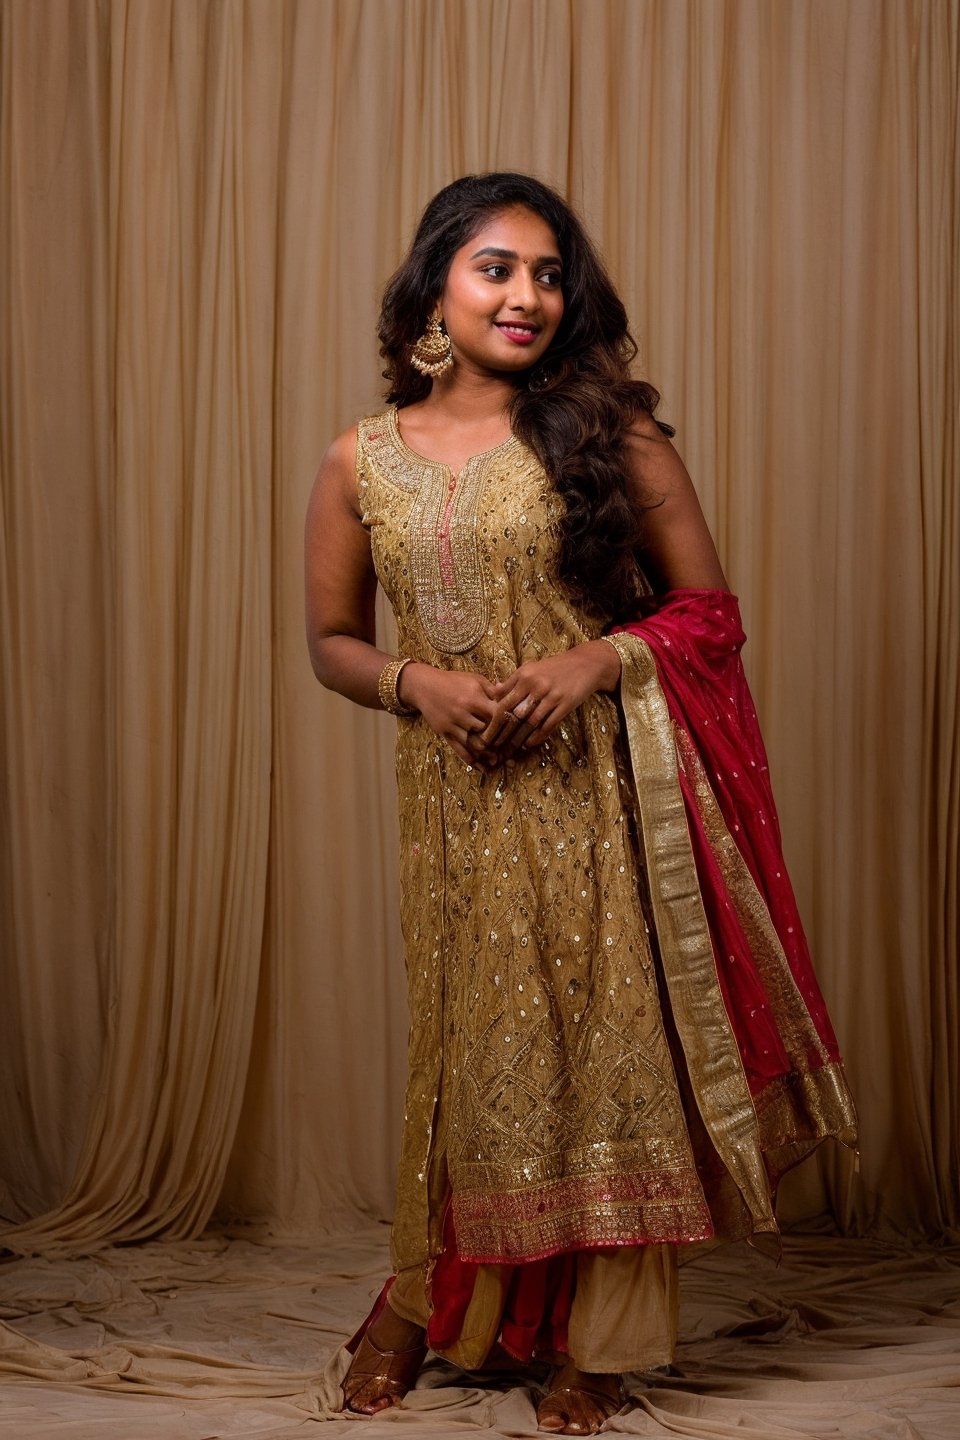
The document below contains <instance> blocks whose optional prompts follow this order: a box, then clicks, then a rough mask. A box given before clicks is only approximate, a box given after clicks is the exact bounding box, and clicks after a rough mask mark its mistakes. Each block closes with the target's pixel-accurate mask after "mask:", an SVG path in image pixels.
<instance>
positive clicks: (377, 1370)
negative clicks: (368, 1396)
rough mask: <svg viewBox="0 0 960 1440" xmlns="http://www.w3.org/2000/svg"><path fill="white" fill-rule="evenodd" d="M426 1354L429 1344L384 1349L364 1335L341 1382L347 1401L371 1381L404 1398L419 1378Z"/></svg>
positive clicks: (385, 1391)
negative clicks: (405, 1348) (406, 1348)
mask: <svg viewBox="0 0 960 1440" xmlns="http://www.w3.org/2000/svg"><path fill="white" fill-rule="evenodd" d="M365 1352H366V1353H365ZM426 1354H427V1347H426V1345H413V1346H411V1347H410V1349H409V1350H381V1349H380V1347H379V1346H378V1345H377V1344H376V1343H375V1342H374V1341H373V1340H371V1338H370V1336H369V1335H364V1337H363V1339H362V1340H361V1341H360V1344H359V1345H358V1346H357V1350H356V1353H355V1354H354V1357H353V1360H352V1361H351V1363H350V1368H349V1370H348V1371H347V1373H346V1375H344V1377H343V1381H342V1382H341V1389H342V1390H343V1395H344V1400H345V1402H346V1404H347V1405H349V1404H350V1401H351V1400H352V1399H353V1397H354V1395H356V1394H358V1393H359V1391H360V1390H361V1389H362V1387H363V1386H364V1385H366V1384H368V1383H369V1382H370V1381H373V1382H375V1383H376V1384H378V1385H379V1386H380V1388H381V1391H382V1393H383V1394H384V1395H391V1396H396V1397H397V1398H398V1399H402V1398H403V1396H404V1395H406V1393H407V1391H408V1390H409V1389H410V1388H411V1386H412V1385H413V1382H414V1381H415V1380H416V1378H417V1375H418V1374H419V1371H420V1367H421V1365H422V1364H423V1362H424V1359H425V1358H426Z"/></svg>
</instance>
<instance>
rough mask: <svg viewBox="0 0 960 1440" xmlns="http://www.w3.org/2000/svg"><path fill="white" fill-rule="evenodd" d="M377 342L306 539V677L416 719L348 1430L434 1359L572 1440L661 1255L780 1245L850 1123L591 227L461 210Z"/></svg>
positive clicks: (741, 713) (432, 239) (753, 762)
mask: <svg viewBox="0 0 960 1440" xmlns="http://www.w3.org/2000/svg"><path fill="white" fill-rule="evenodd" d="M380 339H381V351H382V354H383V355H384V356H385V358H386V361H387V367H388V368H387V371H386V374H387V376H388V379H389V382H390V389H389V395H388V401H389V408H387V409H386V410H384V411H383V412H381V413H380V414H377V415H375V416H372V417H370V418H368V419H365V420H363V421H361V422H360V424H359V425H358V426H357V427H356V428H355V429H353V430H351V431H349V432H347V433H346V434H344V435H342V436H340V438H339V439H338V440H336V441H335V442H334V444H333V445H332V446H331V448H330V450H329V451H328V453H327V455H326V456H325V457H324V460H323V462H322V465H321V467H320V471H319V474H318V477H317V481H316V485H315V489H314V492H313V495H312V498H311V502H310V509H309V515H308V521H307V626H308V635H309V642H310V649H311V655H312V659H313V664H314V669H315V671H316V674H317V677H318V678H319V680H320V681H321V683H323V684H324V685H326V686H328V687H330V688H331V689H334V690H337V691H339V692H340V693H341V694H343V695H346V696H348V697H349V698H350V699H351V700H354V701H356V702H357V703H358V704H361V705H367V706H371V707H373V708H378V707H379V708H384V709H387V710H389V711H391V712H392V713H394V714H395V715H397V716H398V717H399V720H398V724H399V734H398V742H397V777H398V784H399V794H400V822H401V894H402V907H403V915H402V919H403V932H404V939H405V944H406V952H407V971H408V978H409V986H410V1011H411V1015H412V1017H413V1024H412V1028H411V1035H410V1050H409V1079H408V1088H407V1098H406V1116H405V1128H404V1138H403V1149H402V1156H401V1161H400V1174H399V1182H398V1194H397V1206H396V1215H395V1220H394V1227H393V1234H392V1261H393V1266H394V1270H395V1278H393V1279H392V1281H391V1282H388V1285H387V1287H385V1290H384V1293H383V1295H381V1299H380V1301H379V1302H378V1305H377V1307H375V1310H374V1313H373V1314H372V1315H371V1317H369V1319H368V1321H367V1322H365V1325H364V1327H363V1328H362V1330H361V1332H360V1335H359V1336H358V1337H357V1338H356V1340H355V1341H354V1342H352V1349H353V1350H354V1352H355V1353H354V1355H353V1362H352V1364H351V1366H350V1369H349V1371H348V1373H347V1375H346V1377H345V1379H344V1399H345V1404H346V1406H347V1407H348V1408H350V1409H352V1410H355V1411H360V1412H363V1413H368V1414H370V1413H374V1412H376V1411H377V1410H379V1409H382V1408H384V1407H386V1406H388V1405H392V1404H395V1403H397V1402H398V1401H399V1400H401V1399H402V1397H403V1395H404V1394H405V1392H406V1390H407V1389H408V1388H409V1387H410V1386H411V1385H412V1384H414V1383H415V1378H416V1375H417V1372H418V1370H419V1368H420V1365H421V1363H422V1360H423V1357H424V1354H425V1349H426V1345H427V1344H429V1345H430V1346H431V1348H433V1349H434V1350H435V1351H437V1352H439V1353H441V1354H443V1355H445V1356H448V1357H449V1358H450V1359H452V1360H453V1361H455V1362H456V1363H457V1364H459V1365H461V1366H463V1367H464V1368H479V1367H481V1366H483V1365H485V1364H492V1363H495V1362H496V1360H497V1359H498V1358H500V1359H503V1358H504V1356H505V1355H509V1356H512V1357H513V1358H514V1359H518V1360H521V1361H528V1360H530V1359H531V1358H532V1357H533V1356H535V1355H536V1356H543V1357H546V1358H549V1359H553V1360H555V1361H556V1362H557V1363H558V1366H559V1368H558V1369H557V1371H556V1373H555V1375H554V1379H553V1381H552V1383H551V1384H550V1385H549V1387H548V1388H547V1391H546V1393H545V1394H544V1395H543V1397H542V1398H541V1400H540V1402H539V1405H538V1410H537V1415H538V1422H539V1425H540V1428H541V1429H543V1430H548V1431H556V1432H560V1433H563V1434H592V1433H594V1432H595V1431H596V1430H598V1429H599V1427H600V1426H601V1425H602V1424H603V1422H604V1420H605V1419H607V1418H608V1417H609V1416H610V1415H611V1414H613V1413H614V1412H615V1411H616V1410H617V1409H618V1408H619V1406H620V1404H621V1400H622V1389H621V1379H620V1377H621V1374H622V1373H624V1372H626V1371H634V1370H645V1369H649V1368H651V1367H654V1366H658V1365H663V1364H667V1363H669V1361H670V1358H671V1355H672V1353H673V1346H674V1343H675V1339H676V1305H677V1280H676V1256H677V1247H678V1246H679V1245H682V1244H690V1243H693V1242H695V1241H698V1240H703V1239H706V1238H708V1237H718V1236H739V1235H745V1234H748V1233H751V1232H753V1231H759V1230H773V1231H775V1230H776V1221H775V1219H774V1215H773V1191H774V1188H775V1185H776V1181H777V1180H778V1178H779V1176H780V1175H781V1174H782V1173H783V1171H784V1170H785V1169H786V1168H787V1167H788V1165H790V1164H793V1163H795V1162H796V1161H797V1160H798V1159H800V1158H801V1157H802V1156H803V1155H804V1154H806V1153H807V1152H808V1151H809V1150H810V1149H811V1148H812V1147H813V1145H815V1144H816V1143H818V1142H819V1141H820V1140H821V1139H822V1138H823V1137H824V1136H825V1135H835V1136H838V1137H839V1138H841V1139H842V1140H844V1141H846V1142H848V1143H849V1142H851V1141H852V1138H853V1133H854V1113H853V1107H852V1103H851V1101H850V1097H849V1094H848V1092H847V1089H846V1085H845V1082H844V1078H843V1072H842V1066H841V1064H840V1059H839V1054H838V1052H837V1047H836V1041H835V1039H834V1036H833V1032H832V1030H831V1028H830V1023H829V1020H828V1018H827V1016H826V1013H825V1011H824V1008H823V1002H822V998H821V996H820V993H819V990H818V989H817V986H816V982H815V980H814V978H813V974H812V971H811V969H810V965H809V960H808V957H807V955H806V950H805V947H804V942H803V937H802V931H801V929H800V925H799V919H798V917H797V914H796V908H795V905H794V902H793V897H792V893H791V891H790V887H789V881H788V880H787V879H786V875H785V872H784V870H783V862H782V857H781V855H780V850H779V836H778V830H777V822H776V815H775V812H774V810H773V806H772V799H771V798H770V794H769V787H768V784H767V779H766V763H765V759H764V756H763V748H762V743H761V741H760V739H759V734H758V733H757V731H756V717H755V715H754V713H753V709H752V705H751V703H750V700H749V695H748V693H747V691H746V687H745V682H744V680H743V672H742V669H741V668H740V664H739V649H740V645H741V644H742V642H743V638H744V637H743V634H742V631H741V630H740V627H739V617H738V615H737V610H736V601H735V600H734V599H733V597H732V596H731V595H730V593H729V591H728V589H727V584H726V581H725V578H724V575H723V571H722V569H721V567H720V563H719V560H718V558H717V553H716V550H715V549H714V545H713V542H712V540H711V537H710V534H709V532H708V530H707V527H706V524H705V522H704V519H703V516H702V514H701V511H700V507H699V504H698V502H697V498H696V495H695V492H694V490H693V486H692V484H691V481H690V479H689V476H688V475H687V473H686V470H685V469H684V466H683V464H682V462H681V461H680V459H679V457H678V455H677V453H676V451H675V450H674V448H673V447H672V445H671V444H670V439H669V437H670V436H671V435H672V433H673V432H672V430H671V429H670V428H669V427H668V426H666V425H664V424H663V423H661V422H658V421H656V420H654V418H653V416H654V411H655V409H656V406H657V403H658V400H659V397H658V395H657V393H656V392H655V391H654V390H653V388H652V387H651V386H649V385H647V384H643V383H640V382H637V381H634V380H631V378H630V376H629V370H628V367H629V364H630V361H631V360H632V359H633V357H634V355H635V353H636V346H635V345H634V343H633V341H632V339H631V337H630V334H629V330H628V327H627V320H626V315H625V312H624V309H623V306H622V304H621V302H620V300H619V299H618V297H617V295H616V293H615V291H614V290H613V287H612V285H611V283H610V281H609V279H608V278H607V276H606V274H605V272H604V270H603V267H602V265H601V264H600V262H599V260H598V258H597V256H596V254H595V253H594V251H593V248H592V246H591V245H590V242H589V240H588V238H587V237H586V235H585V233H584V231H583V229H582V226H581V225H580V223H579V221H578V220H577V218H576V217H575V216H574V215H573V213H572V212H571V211H570V209H569V207H568V206H567V205H566V204H565V203H564V201H563V200H562V199H561V198H560V197H559V196H558V195H557V194H556V193H555V192H553V191H552V190H551V189H549V188H548V187H547V186H545V185H542V184H541V183H540V182H538V181H536V180H533V179H531V178H528V177H525V176H521V175H514V174H491V175H481V176H468V177H465V178H464V179H461V180H458V181H456V182H454V183H453V184H452V185H448V186H447V187H446V188H445V189H443V190H442V191H440V193H439V194H438V195H437V196H435V197H434V199H433V200H432V201H431V202H430V204H429V205H428V206H427V209H426V211H425V212H424V215H423V218H422V220H421V222H420V226H419V229H418V231H417V234H416V236H415V239H414V242H413V245H412V248H411V250H410V253H409V255H408V256H407V258H406V260H405V261H404V263H403V264H402V265H401V267H400V269H399V270H398V271H397V273H396V274H395V275H394V277H393V279H392V280H391V281H390V282H389V284H388V286H387V289H386V293H385V297H384V302H383V310H382V314H381V320H380ZM378 581H379V583H380V584H381V585H382V586H383V588H384V590H385V591H386V594H387V596H388V597H389V599H390V602H391V604H392V606H393V610H394V613H395V615H396V620H397V628H398V632H399V654H398V656H396V657H394V656H392V655H390V654H387V653H385V652H384V651H382V650H380V649H378V648H377V645H376V639H375V628H374V595H375V589H376V585H377V582H378Z"/></svg>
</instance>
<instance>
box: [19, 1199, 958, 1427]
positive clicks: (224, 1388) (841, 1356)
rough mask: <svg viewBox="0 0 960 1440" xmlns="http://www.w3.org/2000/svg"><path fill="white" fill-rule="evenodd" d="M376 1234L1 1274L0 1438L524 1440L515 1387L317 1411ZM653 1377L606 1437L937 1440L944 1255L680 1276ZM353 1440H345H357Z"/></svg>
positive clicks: (840, 1245) (528, 1406)
mask: <svg viewBox="0 0 960 1440" xmlns="http://www.w3.org/2000/svg"><path fill="white" fill-rule="evenodd" d="M386 1238H387V1237H386V1230H385V1228H384V1227H382V1226H379V1227H372V1228H368V1229H366V1230H362V1231H358V1232H357V1233H355V1234H353V1235H349V1236H339V1237H336V1238H334V1239H324V1240H323V1241H322V1242H313V1243H309V1244H308V1243H306V1242H299V1243H286V1244H277V1243H270V1244H266V1243H258V1242H256V1241H254V1240H251V1239H248V1238H243V1237H241V1236H239V1235H237V1234H233V1235H228V1234H225V1233H219V1232H216V1233H209V1234H207V1235H206V1236H204V1237H203V1238H202V1239H200V1240H198V1241H194V1242H192V1243H180V1244H160V1243H155V1244H146V1245H141V1246H135V1247H126V1248H120V1247H118V1248H115V1249H111V1250H105V1251H102V1252H100V1253H98V1254H96V1255H94V1256H92V1257H89V1258H85V1259H78V1260H57V1259H30V1260H22V1259H21V1260H10V1261H8V1262H6V1263H5V1264H4V1265H2V1266H0V1316H2V1317H3V1321H4V1324H3V1326H2V1327H0V1381H2V1382H3V1383H2V1384H0V1435H2V1436H3V1437H4V1440H6V1437H9V1440H13V1437H17V1440H54V1437H56V1440H60V1437H63V1440H128V1437H129V1440H133V1437H137V1440H140V1437H144V1440H153V1437H157V1440H159V1437H163V1440H213V1437H219V1436H242V1437H244V1440H255V1437H268V1436H269V1437H271V1440H272V1437H282V1436H288V1435H294V1434H296V1435H306V1434H309V1433H310V1432H311V1431H312V1429H313V1427H314V1426H315V1424H316V1423H317V1422H318V1421H327V1422H328V1423H329V1426H330V1427H331V1428H328V1429H326V1430H325V1431H324V1432H323V1433H324V1434H325V1435H326V1434H339V1433H344V1434H345V1433H346V1432H347V1430H348V1428H352V1427H353V1426H354V1425H357V1424H361V1425H363V1426H365V1427H366V1430H365V1432H362V1433H365V1434H366V1435H368V1436H369V1437H370V1440H375V1437H380V1436H385V1435H388V1434H394V1433H396V1432H397V1427H398V1426H399V1427H403V1428H405V1430H406V1433H407V1434H410V1435H419V1434H424V1435H430V1436H434V1437H442V1436H454V1435H463V1434H464V1433H466V1432H468V1431H469V1430H470V1429H478V1430H484V1431H486V1432H487V1433H488V1434H491V1435H502V1436H526V1435H534V1434H536V1433H537V1431H536V1420H535V1416H534V1410H533V1404H532V1401H531V1393H530V1391H529V1390H528V1389H527V1388H526V1385H525V1383H524V1380H523V1378H522V1377H520V1376H516V1377H514V1376H509V1375H502V1376H497V1377H495V1378H492V1379H491V1378H490V1377H486V1378H484V1379H483V1380H478V1379H477V1378H476V1377H469V1376H465V1375H463V1374H462V1373H460V1372H458V1371H456V1370H454V1369H453V1368H452V1367H451V1366H449V1365H446V1364H442V1363H440V1362H432V1363H430V1364H429V1365H428V1366H427V1367H426V1369H425V1370H424V1372H423V1375H422V1377H421V1380H420V1384H419V1386H418V1388H417V1389H416V1391H414V1392H412V1393H411V1394H410V1395H409V1396H408V1397H407V1404H406V1406H405V1408H404V1409H403V1410H402V1411H394V1412H391V1414H390V1415H389V1416H387V1417H386V1418H382V1419H375V1420H366V1419H359V1418H358V1419H348V1418H345V1417H342V1416H340V1415H339V1414H338V1413H337V1404H338V1399H337V1380H338V1378H339V1376H340V1374H341V1373H342V1369H343V1367H344V1360H343V1354H342V1352H341V1351H340V1350H339V1348H338V1347H339V1345H340V1342H341V1341H342V1340H343V1339H344V1338H345V1336H346V1335H347V1334H348V1333H349V1332H350V1331H351V1330H352V1329H353V1328H355V1326H356V1323H357V1321H358V1318H359V1317H360V1316H361V1315H362V1314H363V1313H364V1312H365V1310H366V1308H367V1307H368V1305H369V1298H370V1296H371V1295H372V1294H374V1293H375V1291H376V1289H377V1288H378V1285H379V1281H380V1278H381V1277H382V1275H383V1273H384V1269H385V1265H386ZM681 1283H682V1310H681V1344H680V1348H679V1352H678V1355H677V1360H676V1364H675V1366H674V1369H673V1372H672V1373H670V1374H666V1373H657V1374H651V1375H647V1376H638V1377H633V1383H631V1387H630V1388H631V1391H632V1392H633V1394H632V1398H631V1402H630V1406H629V1408H628V1409H625V1410H624V1412H622V1413H621V1414H620V1415H619V1416H617V1417H616V1418H615V1419H614V1420H613V1421H611V1422H610V1423H609V1425H608V1427H607V1429H608V1431H609V1432H613V1433H619V1434H629V1435H646V1436H666V1435H670V1436H673V1437H696V1440H707V1437H710V1440H718V1437H724V1436H737V1437H738V1440H807V1437H811V1440H812V1437H817V1440H820V1437H827V1436H837V1437H840V1436H843V1437H845V1436H850V1437H854V1436H855V1437H857V1440H918V1437H919V1440H956V1437H957V1436H958V1435H960V1245H954V1246H950V1247H939V1248H922V1249H921V1248H910V1247H908V1246H906V1245H892V1244H883V1243H880V1242H878V1241H874V1240H846V1239H837V1238H835V1237H833V1236H829V1235H815V1234H803V1235H789V1236H787V1237H786V1238H785V1242H784V1253H783V1260H782V1263H781V1264H780V1265H779V1266H778V1265H776V1264H775V1263H774V1261H772V1260H771V1259H769V1258H767V1257H766V1256H765V1255H762V1254H759V1253H758V1252H757V1251H754V1250H751V1249H750V1247H748V1246H747V1245H743V1244H741V1245H735V1246H727V1247H725V1248H722V1249H718V1250H715V1251H713V1252H710V1253H703V1254H700V1255H698V1256H697V1257H696V1258H695V1259H693V1260H692V1261H690V1262H689V1263H687V1264H686V1265H685V1266H684V1267H683V1269H682V1272H681ZM358 1433H359V1432H358Z"/></svg>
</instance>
